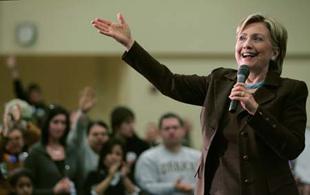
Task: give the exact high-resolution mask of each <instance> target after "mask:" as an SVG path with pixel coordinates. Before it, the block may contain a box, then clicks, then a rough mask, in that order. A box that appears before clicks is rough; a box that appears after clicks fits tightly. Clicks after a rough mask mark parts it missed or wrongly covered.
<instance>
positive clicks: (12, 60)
mask: <svg viewBox="0 0 310 195" xmlns="http://www.w3.org/2000/svg"><path fill="white" fill-rule="evenodd" d="M6 66H7V67H8V69H9V70H10V72H11V76H12V77H13V78H14V79H17V78H19V72H18V68H17V63H16V57H15V56H13V55H11V56H9V57H8V58H7V59H6Z"/></svg>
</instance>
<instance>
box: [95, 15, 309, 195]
mask: <svg viewBox="0 0 310 195" xmlns="http://www.w3.org/2000/svg"><path fill="white" fill-rule="evenodd" d="M92 24H93V26H94V27H95V28H97V29H98V30H99V32H100V33H102V34H104V35H107V36H110V37H112V38H114V39H115V40H117V41H118V42H120V43H121V44H122V45H124V46H125V47H126V48H127V51H126V52H125V54H124V55H123V60H125V61H126V62H127V63H128V64H129V65H130V66H132V67H133V68H134V69H135V70H137V71H138V72H139V73H141V74H142V75H143V76H144V77H146V78H147V79H148V80H149V81H150V82H152V83H153V84H154V85H155V86H156V88H158V89H159V90H160V91H161V92H162V93H163V94H164V95H167V96H169V97H171V98H173V99H176V100H178V101H181V102H184V103H188V104H193V105H200V106H202V113H201V123H202V128H203V144H204V147H203V150H202V157H201V162H200V165H199V167H198V169H197V173H196V177H197V178H198V179H197V186H196V194H197V195H240V194H241V195H297V194H298V191H297V187H296V184H295V182H294V178H293V176H292V174H291V171H290V167H289V164H288V161H289V160H291V159H294V158H296V157H297V156H298V155H299V154H300V153H301V151H302V150H303V148H304V131H305V127H306V120H307V117H306V109H305V107H306V99H307V96H308V90H307V86H306V84H305V83H304V82H302V81H297V80H293V79H288V78H281V77H280V75H281V72H282V64H283V60H284V58H285V54H286V42H287V31H286V29H285V28H284V27H283V26H282V25H281V24H279V23H278V22H276V21H275V20H273V19H271V18H267V17H265V16H263V15H259V14H253V15H250V16H248V17H246V18H245V19H244V20H243V21H242V22H241V23H240V24H239V26H238V28H237V32H236V37H237V38H236V46H235V58H236V62H237V64H238V67H240V66H241V65H244V64H246V65H247V66H248V68H249V72H250V73H249V76H248V78H247V79H246V81H245V83H239V82H236V81H237V76H236V74H237V71H236V70H233V69H224V68H218V69H215V70H213V71H212V72H211V73H210V74H209V75H208V76H197V75H178V74H174V73H172V72H171V71H170V70H169V69H168V68H167V67H166V66H164V65H162V64H160V63H159V62H158V61H156V60H155V59H154V58H153V57H152V56H151V55H150V54H148V53H147V52H146V51H145V50H144V49H143V48H142V47H141V46H140V45H139V44H138V43H137V42H136V41H134V39H133V38H132V37H131V35H130V30H129V27H128V25H127V23H126V22H125V20H124V18H123V16H122V15H120V14H118V23H113V22H111V21H108V20H105V19H95V20H94V21H93V22H92ZM231 100H236V101H238V102H239V106H238V107H237V110H236V112H234V113H231V112H229V111H228V107H229V104H230V102H231Z"/></svg>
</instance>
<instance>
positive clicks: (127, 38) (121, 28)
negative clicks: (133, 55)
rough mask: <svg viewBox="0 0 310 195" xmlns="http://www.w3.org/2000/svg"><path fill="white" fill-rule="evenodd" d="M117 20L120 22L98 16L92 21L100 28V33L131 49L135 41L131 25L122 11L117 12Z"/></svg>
mask: <svg viewBox="0 0 310 195" xmlns="http://www.w3.org/2000/svg"><path fill="white" fill-rule="evenodd" d="M117 20H118V23H114V22H111V21H109V20H106V19H100V18H96V19H95V20H93V21H92V25H93V26H94V27H95V28H97V29H98V32H99V33H101V34H104V35H106V36H109V37H112V38H114V39H115V40H116V41H118V42H120V43H121V44H122V45H124V46H125V47H126V48H127V50H129V49H130V48H131V46H132V45H133V43H134V40H133V39H132V37H131V34H130V29H129V26H128V24H127V23H126V22H125V19H124V17H123V15H122V14H120V13H118V14H117Z"/></svg>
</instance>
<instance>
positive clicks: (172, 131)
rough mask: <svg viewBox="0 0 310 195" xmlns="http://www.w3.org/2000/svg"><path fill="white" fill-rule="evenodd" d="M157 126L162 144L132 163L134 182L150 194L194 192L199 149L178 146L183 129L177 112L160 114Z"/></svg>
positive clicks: (181, 194) (164, 194) (178, 194)
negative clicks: (133, 166) (134, 168)
mask: <svg viewBox="0 0 310 195" xmlns="http://www.w3.org/2000/svg"><path fill="white" fill-rule="evenodd" d="M159 129H160V135H161V137H162V141H163V143H162V144H160V145H159V146H156V147H154V148H152V149H149V150H147V151H145V152H144V153H142V155H141V156H140V158H139V159H138V162H137V165H136V170H135V179H136V182H137V183H138V185H139V186H140V187H141V188H142V189H143V190H144V191H145V192H146V193H148V194H152V195H191V194H194V186H195V178H194V175H195V168H196V165H197V162H198V160H199V157H200V152H199V151H198V150H194V149H191V148H188V147H185V146H182V139H183V137H184V135H185V130H184V129H183V121H182V119H181V118H180V117H179V116H178V115H176V114H173V113H167V114H164V115H163V116H162V117H161V118H160V120H159Z"/></svg>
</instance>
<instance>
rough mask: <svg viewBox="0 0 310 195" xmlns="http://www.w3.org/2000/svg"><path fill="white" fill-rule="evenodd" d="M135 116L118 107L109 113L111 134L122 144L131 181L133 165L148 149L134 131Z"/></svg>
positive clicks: (122, 107) (130, 111)
mask: <svg viewBox="0 0 310 195" xmlns="http://www.w3.org/2000/svg"><path fill="white" fill-rule="evenodd" d="M134 125H135V115H134V113H133V111H132V110H130V109H129V108H127V107H124V106H119V107H116V108H114V110H113V111H112V113H111V126H112V134H113V136H114V137H115V138H117V139H120V140H122V141H123V142H124V146H125V149H126V150H125V153H126V162H127V163H128V165H129V167H130V170H131V172H130V174H131V175H130V178H131V179H133V178H134V177H133V173H134V169H135V163H136V160H137V158H138V157H139V156H140V154H141V153H142V152H143V151H145V150H146V149H148V147H149V146H148V144H147V143H146V142H145V141H143V140H142V139H140V138H139V137H138V136H137V134H136V132H135V129H134Z"/></svg>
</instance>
